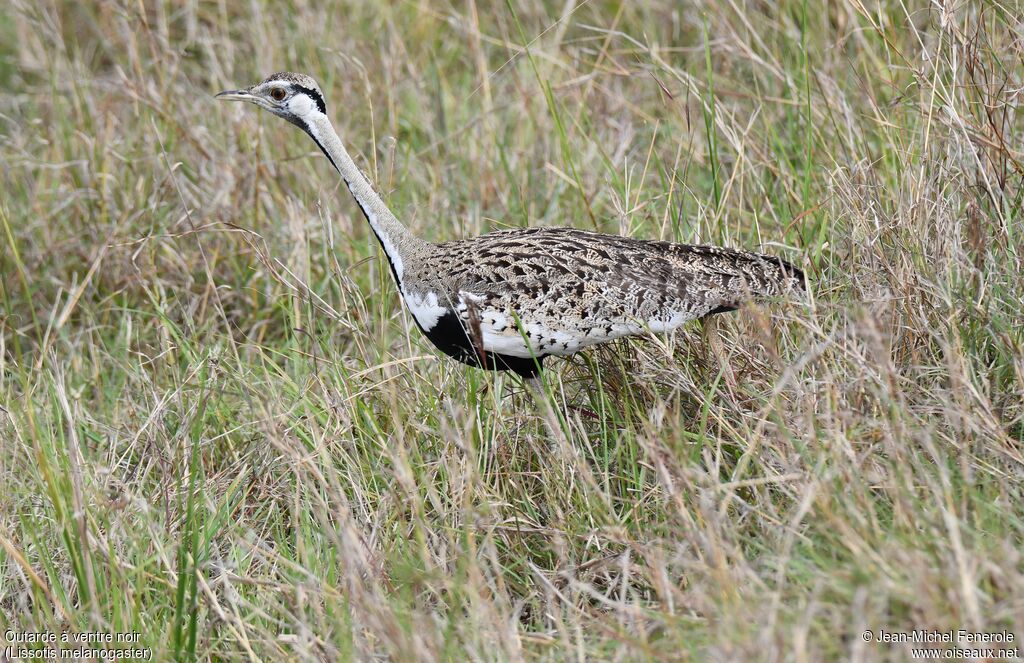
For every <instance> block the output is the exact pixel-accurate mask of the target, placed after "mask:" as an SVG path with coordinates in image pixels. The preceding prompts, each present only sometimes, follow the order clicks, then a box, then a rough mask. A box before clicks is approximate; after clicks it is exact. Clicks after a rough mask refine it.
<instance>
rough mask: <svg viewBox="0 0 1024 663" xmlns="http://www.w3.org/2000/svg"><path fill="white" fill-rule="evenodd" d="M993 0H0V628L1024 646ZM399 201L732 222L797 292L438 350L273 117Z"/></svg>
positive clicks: (176, 649) (350, 216)
mask: <svg viewBox="0 0 1024 663" xmlns="http://www.w3.org/2000/svg"><path fill="white" fill-rule="evenodd" d="M1022 15H1024V11H1022V6H1021V4H1020V3H1019V1H1010V2H988V1H981V2H960V3H954V2H945V1H938V2H924V1H921V2H916V3H905V2H899V1H893V2H889V1H886V2H875V1H872V2H861V1H859V0H855V1H852V2H837V3H824V2H811V1H810V0H805V1H804V2H799V1H797V0H782V1H781V2H778V3H768V2H758V1H753V0H737V1H725V2H703V1H696V2H678V1H675V0H650V1H645V2H625V3H617V2H610V1H605V0H591V1H590V2H584V3H574V2H569V3H564V2H540V1H539V0H524V1H515V2H511V3H509V4H507V5H506V4H502V3H494V5H493V6H492V5H491V4H490V3H483V2H479V1H477V0H465V1H463V0H452V1H446V0H409V1H407V2H396V3H392V4H388V5H386V6H385V5H383V4H382V3H370V2H366V3H363V2H357V1H353V0H333V1H329V2H307V1H304V0H295V1H292V2H287V3H269V2H262V0H257V1H254V2H246V3H234V2H218V3H214V2H210V3H207V2H185V3H167V2H123V1H121V0H113V1H111V2H101V3H85V4H79V3H71V2H58V1H50V0H44V1H43V2H28V1H26V0H13V2H8V3H5V4H4V5H3V6H2V7H0V35H2V39H0V83H2V84H3V85H2V90H3V93H2V95H0V137H2V138H0V140H2V143H0V177H2V185H3V192H4V193H3V197H2V200H0V307H2V308H0V407H2V409H0V476H3V478H4V486H3V489H2V491H0V544H2V545H0V569H2V572H0V620H2V626H3V629H2V630H5V631H6V630H7V629H13V630H14V631H18V632H24V631H50V632H60V631H67V632H70V633H81V632H91V631H101V632H110V633H117V632H133V631H134V632H138V633H140V635H141V644H142V645H144V646H146V647H151V648H152V650H153V653H154V655H155V657H156V658H158V659H168V658H174V657H178V658H187V659H190V658H196V659H202V660H210V659H217V660H222V659H230V660H235V659H239V660H281V659H284V660H316V659H331V660H337V659H349V658H358V659H366V658H370V657H372V656H378V657H386V658H391V659H395V660H417V659H419V660H435V659H440V660H448V659H470V660H495V661H498V660H500V661H504V660H523V659H550V660H559V659H577V660H583V659H588V660H637V659H645V658H655V659H691V658H692V659H696V660H701V659H706V658H714V659H719V660H744V659H761V660H780V661H782V660H821V659H834V658H855V659H859V660H875V659H890V658H892V659H902V658H905V657H907V656H908V655H909V653H910V652H909V649H908V648H906V647H904V646H901V645H890V644H879V643H864V642H862V640H861V634H862V633H863V632H864V631H865V630H866V629H872V630H873V631H876V632H877V630H878V629H881V628H885V629H887V630H890V631H908V630H910V629H912V628H919V629H940V630H946V629H959V628H965V629H968V630H977V631H998V630H1002V629H1007V630H1010V631H1012V632H1015V633H1016V634H1017V643H1016V644H1018V645H1019V644H1020V637H1021V636H1024V560H1022V553H1021V542H1022V535H1024V520H1022V515H1021V504H1022V499H1024V489H1022V482H1021V479H1022V470H1024V465H1022V463H1024V457H1022V453H1024V450H1022V444H1024V351H1022V350H1024V330H1022V323H1021V314H1020V308H1021V302H1022V300H1024V278H1022V276H1021V256H1022V250H1024V241H1022V237H1024V224H1022V216H1021V214H1022V201H1024V186H1022V177H1024V147H1022V146H1024V120H1022V117H1021V112H1020V109H1021V104H1022V102H1024V22H1022ZM280 69H294V70H300V71H304V72H308V73H310V74H311V75H313V76H315V77H316V78H317V79H318V80H319V81H320V82H321V84H322V86H323V88H324V90H325V92H326V95H327V103H328V111H329V113H330V114H331V115H332V116H333V118H334V120H335V123H336V125H337V127H338V130H339V133H341V135H342V136H343V137H344V138H346V140H347V142H348V144H349V146H350V149H351V151H352V152H353V154H355V155H356V156H357V161H358V162H360V163H361V165H362V166H363V167H364V168H365V170H366V171H367V172H368V173H369V174H370V176H371V178H372V179H374V181H375V182H376V183H377V184H378V185H379V187H380V189H381V190H382V191H383V192H384V195H385V197H386V199H387V200H388V201H389V203H390V204H391V205H392V207H393V209H394V210H395V211H396V213H397V214H398V215H399V217H401V218H404V219H405V220H407V222H408V223H409V224H410V225H411V226H412V227H413V228H414V229H415V230H416V231H417V232H420V233H422V234H423V235H424V236H426V237H428V238H430V239H434V240H446V239H452V238H456V237H460V236H465V235H471V234H477V233H481V232H486V231H488V230H492V229H497V228H503V227H510V226H520V225H527V224H529V225H574V226H577V227H583V228H592V227H597V228H600V229H602V230H607V231H613V232H622V233H627V234H630V235H634V236H638V237H646V238H664V239H671V240H676V241H684V242H706V243H719V244H726V245H730V246H737V247H744V248H750V249H758V248H760V249H763V250H765V251H767V252H771V253H775V254H777V255H780V256H783V257H785V258H786V259H788V260H791V261H793V262H794V263H796V264H798V265H802V266H803V267H804V269H806V270H807V272H808V274H809V275H810V278H811V282H812V293H811V297H810V299H809V301H808V302H806V303H800V304H789V305H786V304H782V303H776V304H772V305H769V306H758V307H749V308H747V309H744V310H743V311H740V312H738V313H736V314H733V315H731V316H728V317H727V318H723V319H721V322H720V324H719V332H720V334H721V338H722V345H723V347H724V348H725V364H724V365H727V366H728V369H727V370H723V369H722V368H721V367H722V366H723V364H722V363H721V362H720V361H719V360H718V358H717V357H716V355H715V353H714V352H712V351H711V349H710V348H709V345H708V342H707V339H706V337H705V336H704V335H703V334H702V333H701V328H700V326H699V325H697V326H695V327H688V328H687V329H686V330H684V332H682V333H680V334H678V335H677V336H676V338H675V339H674V340H670V339H664V338H662V339H653V340H647V341H633V342H628V343H619V344H617V345H615V346H613V347H608V348H604V349H599V350H595V351H591V352H588V353H585V354H583V355H579V356H577V357H576V358H573V359H572V360H569V361H553V362H550V367H551V369H553V370H551V371H550V372H549V374H548V375H549V381H550V385H549V386H550V387H551V395H552V397H553V399H554V404H555V405H556V409H557V410H558V411H559V412H561V413H563V414H564V415H565V420H564V422H563V423H564V433H565V435H564V436H563V435H557V436H552V435H549V432H548V429H547V428H546V427H545V426H544V421H543V419H542V418H541V417H540V416H539V414H538V409H537V408H536V407H535V406H534V404H533V403H532V402H531V401H530V399H529V398H527V397H526V395H525V394H524V393H523V391H522V387H521V385H520V384H519V383H518V382H517V381H516V380H514V379H512V378H510V377H508V376H502V375H491V374H485V373H482V372H479V371H475V370H473V369H469V368H466V367H463V366H461V365H457V364H455V363H452V362H451V361H448V360H445V359H441V358H439V357H438V356H437V355H436V353H435V352H434V351H433V349H432V348H431V347H430V346H429V344H428V343H427V342H426V340H425V339H424V338H423V337H422V336H421V335H420V334H419V332H418V331H417V330H416V329H415V327H414V325H413V324H412V321H411V319H410V318H409V317H408V315H407V314H406V313H405V312H404V311H403V310H402V308H401V306H400V304H399V300H398V298H397V296H396V293H395V289H394V287H393V285H392V283H391V282H390V276H389V274H388V272H387V270H386V269H383V268H382V262H381V260H380V259H379V257H378V249H377V248H376V246H375V244H374V243H373V241H372V237H370V235H369V232H368V229H367V228H366V227H365V225H364V222H363V220H362V219H361V218H360V217H359V215H358V210H357V209H356V207H355V206H354V205H353V204H352V203H351V202H350V201H349V200H348V199H347V198H346V192H345V191H344V188H343V187H342V188H341V189H339V187H338V184H337V178H336V176H335V175H334V174H333V172H332V171H331V170H330V169H329V166H328V165H327V163H326V161H325V160H324V159H323V158H322V157H321V155H320V154H319V153H318V152H316V150H315V146H313V145H312V144H311V143H310V142H309V141H308V140H307V139H306V138H305V137H304V136H302V135H301V134H300V133H298V132H296V131H295V130H294V129H292V128H290V127H288V126H286V125H285V124H284V123H282V122H280V121H279V120H277V119H276V118H273V117H271V116H269V115H267V114H260V113H257V112H256V110H255V109H252V108H243V107H241V106H236V105H226V104H216V103H214V102H213V100H212V94H213V93H215V92H217V91H219V90H221V89H225V88H231V87H238V86H239V85H244V84H249V83H251V82H253V81H255V80H257V79H259V78H262V77H263V76H264V75H266V74H268V73H270V72H272V71H277V70H280Z"/></svg>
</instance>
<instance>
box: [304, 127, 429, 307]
mask: <svg viewBox="0 0 1024 663" xmlns="http://www.w3.org/2000/svg"><path fill="white" fill-rule="evenodd" d="M302 128H304V129H306V131H307V133H309V135H310V137H312V138H313V140H314V141H316V144H317V145H318V146H319V147H320V149H321V150H322V151H323V153H324V155H326V156H327V159H328V160H329V161H330V162H331V165H333V166H334V167H335V168H336V169H337V170H338V172H339V173H341V178H342V179H343V180H345V184H346V185H348V190H349V192H351V194H352V197H353V198H355V199H356V203H357V204H358V205H359V209H361V210H362V211H363V216H365V217H366V220H367V221H368V222H369V223H370V228H371V229H373V234H374V235H376V236H377V241H379V242H380V246H381V248H382V249H384V253H385V255H387V258H388V263H389V264H390V265H391V273H392V274H393V275H394V277H395V281H396V283H397V284H398V286H399V287H401V285H402V278H403V276H404V274H405V266H406V265H407V264H408V260H407V258H408V257H409V253H410V251H412V250H414V249H415V248H416V247H417V246H419V245H422V244H424V242H423V240H421V239H419V238H418V237H416V236H415V235H413V234H412V233H411V232H409V229H408V228H406V227H405V226H404V225H402V223H401V222H400V221H399V220H398V219H397V218H395V215H394V214H392V213H391V210H390V209H388V206H387V205H386V204H385V203H384V201H383V200H381V197H380V196H378V195H377V192H376V191H374V190H373V187H372V186H371V185H370V182H369V181H368V180H367V179H366V177H365V176H364V175H363V173H362V171H360V170H359V168H358V167H356V164H355V162H353V161H352V157H350V156H349V154H348V150H346V149H345V146H344V145H343V144H342V143H341V139H340V138H339V137H338V134H337V132H335V131H334V127H333V126H331V121H330V120H329V119H327V116H326V115H324V114H323V113H313V114H312V117H311V118H310V119H309V120H308V121H307V122H306V126H305V127H302Z"/></svg>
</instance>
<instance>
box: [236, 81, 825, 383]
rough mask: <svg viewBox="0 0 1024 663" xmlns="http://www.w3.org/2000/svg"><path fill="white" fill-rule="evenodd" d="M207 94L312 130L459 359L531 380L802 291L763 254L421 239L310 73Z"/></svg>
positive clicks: (427, 329) (782, 265) (410, 296)
mask: <svg viewBox="0 0 1024 663" xmlns="http://www.w3.org/2000/svg"><path fill="white" fill-rule="evenodd" d="M216 97H217V98H218V99H223V100H231V101H243V102H248V103H251V104H254V105H256V106H258V107H260V108H263V109H265V110H267V111H269V112H271V113H273V114H274V115H276V116H277V117H280V118H282V119H284V120H286V121H288V122H290V123H291V124H294V125H295V126H297V127H298V128H300V129H302V130H303V131H304V132H305V133H306V134H308V135H309V137H310V138H312V139H313V142H314V143H316V145H317V147H319V148H320V151H321V152H323V154H324V156H326V157H327V160H328V161H329V162H330V164H331V165H332V166H333V167H334V168H335V169H336V170H337V171H338V173H339V174H340V175H341V178H342V179H343V180H344V182H345V184H346V186H347V187H348V190H349V192H350V193H351V194H352V197H353V198H354V199H355V202H356V204H357V205H358V206H359V209H360V210H361V211H362V214H363V216H364V217H365V218H366V221H367V222H368V223H369V225H370V228H371V230H372V231H373V234H374V236H375V237H376V238H377V241H378V242H379V243H380V246H381V249H382V250H383V252H384V256H385V258H386V259H387V263H388V266H389V268H390V272H391V275H392V277H394V281H395V284H396V286H397V288H398V293H399V295H400V297H401V299H402V301H403V302H404V303H405V306H406V308H407V309H408V310H409V312H410V313H411V315H412V318H413V320H414V321H415V323H416V326H417V327H419V329H420V330H421V331H422V332H423V334H424V335H426V337H427V339H429V340H430V342H431V343H433V345H434V346H435V347H436V348H437V349H438V350H440V351H441V352H442V353H444V354H445V355H448V356H449V357H452V358H454V359H456V360H458V361H460V362H463V363H465V364H468V365H470V366H475V367H478V368H483V369H489V370H494V371H511V372H513V373H516V374H518V375H519V376H521V377H522V378H523V379H525V380H529V381H534V380H537V379H538V376H539V375H540V373H541V370H542V368H543V361H544V359H545V358H547V357H549V356H567V355H571V354H573V353H576V352H578V351H580V350H582V349H584V348H586V347H588V346H593V345H596V344H599V343H606V342H609V341H613V340H615V339H619V338H623V337H629V336H643V335H647V334H649V333H652V332H653V333H658V332H662V333H664V332H671V331H672V330H674V329H676V328H678V327H679V326H680V325H682V324H683V323H685V322H687V321H689V320H694V319H698V318H706V317H708V316H712V315H715V314H719V313H724V312H728V311H733V310H736V309H737V308H739V307H740V306H741V305H742V304H743V303H745V302H746V301H748V300H751V299H754V298H762V297H770V296H781V295H787V294H790V293H797V294H799V293H801V292H802V291H804V290H805V289H806V278H805V276H804V273H803V272H802V271H801V270H800V269H798V268H797V267H795V266H794V265H792V264H791V263H789V262H787V261H785V260H783V259H781V258H778V257H775V256H770V255H763V254H759V253H752V252H748V251H742V250H737V249H731V248H726V247H721V246H702V245H689V244H678V243H672V242H666V241H659V240H645V239H638V238H633V237H626V236H621V235H613V234H605V233H599V232H593V231H589V230H579V229H575V228H565V227H525V228H516V229H511V230H499V231H496V232H491V233H488V234H485V235H481V236H479V237H472V238H466V239H457V240H454V241H448V242H444V243H431V242H428V241H426V240H424V239H422V238H420V237H417V236H416V235H415V234H413V233H412V232H411V231H410V230H409V229H408V228H407V227H406V226H405V225H403V224H402V223H401V222H400V221H399V220H398V218H397V217H396V216H395V215H394V214H393V213H392V212H391V210H390V209H389V208H388V206H387V204H385V202H384V200H383V199H382V198H381V197H380V195H378V193H377V191H376V190H375V188H374V186H373V184H372V183H371V182H370V180H369V178H368V177H367V176H366V175H365V174H364V173H363V171H362V170H361V169H360V168H359V167H358V166H357V165H356V164H355V162H354V161H353V160H352V157H351V156H350V155H349V153H348V151H347V150H346V149H345V146H344V144H343V143H342V140H341V138H340V137H339V136H338V134H337V132H336V131H335V130H334V127H333V125H332V124H331V121H330V119H329V118H328V115H327V106H326V103H325V100H324V94H323V92H322V90H321V88H320V86H319V85H318V84H317V82H316V81H315V80H314V79H313V78H312V77H310V76H308V75H305V74H298V73H292V72H280V73H275V74H272V75H270V76H268V77H267V78H266V79H264V80H263V81H261V82H259V83H256V84H255V85H252V86H250V87H247V88H244V89H239V90H225V91H223V92H220V93H219V94H217V95H216Z"/></svg>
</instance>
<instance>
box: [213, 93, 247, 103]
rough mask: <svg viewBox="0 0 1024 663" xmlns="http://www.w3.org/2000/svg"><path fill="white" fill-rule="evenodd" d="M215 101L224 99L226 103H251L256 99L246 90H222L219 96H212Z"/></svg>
mask: <svg viewBox="0 0 1024 663" xmlns="http://www.w3.org/2000/svg"><path fill="white" fill-rule="evenodd" d="M214 98H215V99H225V100H227V101H252V102H255V100H256V97H254V96H252V95H251V94H249V92H248V91H247V90H224V91H223V92H221V93H220V94H217V95H215V96H214Z"/></svg>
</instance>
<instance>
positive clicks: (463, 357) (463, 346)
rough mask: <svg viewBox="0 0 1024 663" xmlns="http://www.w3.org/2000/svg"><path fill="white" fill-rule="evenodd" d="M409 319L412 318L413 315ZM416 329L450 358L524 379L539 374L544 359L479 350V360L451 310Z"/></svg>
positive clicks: (475, 350) (461, 325)
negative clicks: (429, 325)
mask: <svg viewBox="0 0 1024 663" xmlns="http://www.w3.org/2000/svg"><path fill="white" fill-rule="evenodd" d="M413 319H414V320H415V316H413ZM416 326H419V321H417V322H416ZM420 329H421V330H422V331H423V333H424V334H426V336H427V338H428V339H430V342H431V343H433V344H434V345H435V346H436V347H437V349H438V350H440V351H441V352H443V353H445V354H446V355H448V356H449V357H452V358H453V359H458V360H459V361H461V362H462V363H464V364H469V365H470V366H475V367H477V368H485V369H487V370H491V371H512V372H514V373H518V374H519V375H521V376H523V377H524V378H532V377H536V376H537V374H538V373H540V369H541V362H542V361H543V360H544V357H543V356H540V357H537V358H536V359H534V358H532V357H513V356H511V355H502V354H497V353H495V352H483V353H482V354H483V357H482V359H483V361H481V356H480V355H481V353H480V352H478V351H477V349H476V347H475V346H474V345H473V342H472V341H471V340H470V338H469V334H468V333H467V332H466V328H465V327H464V326H463V323H462V320H460V319H459V316H458V315H456V314H455V312H454V311H445V314H444V315H442V316H441V317H440V318H438V319H437V322H436V323H434V326H433V327H431V328H430V329H429V330H426V329H423V328H422V327H420Z"/></svg>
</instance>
